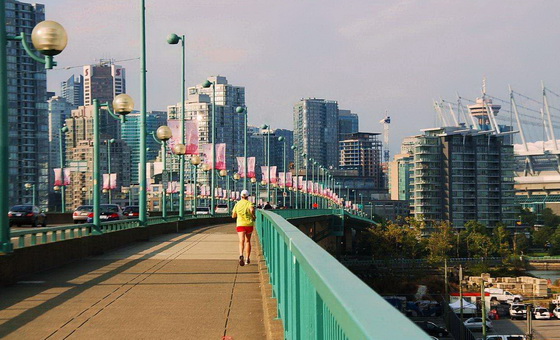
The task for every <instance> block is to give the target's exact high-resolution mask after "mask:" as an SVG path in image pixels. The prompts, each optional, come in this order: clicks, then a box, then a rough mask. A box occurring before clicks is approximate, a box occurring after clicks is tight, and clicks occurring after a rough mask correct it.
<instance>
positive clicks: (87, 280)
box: [0, 224, 265, 339]
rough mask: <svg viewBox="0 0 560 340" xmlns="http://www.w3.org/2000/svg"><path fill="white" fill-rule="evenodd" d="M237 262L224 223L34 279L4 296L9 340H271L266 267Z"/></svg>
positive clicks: (0, 308) (3, 323) (1, 332)
mask: <svg viewBox="0 0 560 340" xmlns="http://www.w3.org/2000/svg"><path fill="white" fill-rule="evenodd" d="M254 242H255V241H253V243H254ZM237 258H238V250H237V235H236V232H235V228H234V225H233V224H223V225H217V226H209V227H202V228H197V229H190V230H187V231H186V232H183V233H178V234H167V235H162V236H159V237H157V238H154V239H151V240H150V241H147V242H142V243H134V244H133V245H131V246H129V247H126V248H121V249H118V250H115V251H111V252H107V253H105V254H103V255H101V256H96V257H90V258H87V259H85V260H82V261H77V262H74V263H72V264H70V265H66V266H64V267H61V268H59V269H55V270H51V271H46V272H43V273H39V274H35V275H33V276H31V277H29V278H26V279H25V281H20V282H18V283H17V284H16V285H13V286H10V287H5V288H1V289H0V338H6V339H47V338H48V339H66V338H69V339H221V338H222V337H223V336H231V337H232V338H233V339H262V338H265V329H264V321H263V302H262V296H261V288H260V281H259V273H258V268H257V265H255V264H251V265H248V266H244V267H240V266H239V264H238V261H237ZM255 262H256V261H255Z"/></svg>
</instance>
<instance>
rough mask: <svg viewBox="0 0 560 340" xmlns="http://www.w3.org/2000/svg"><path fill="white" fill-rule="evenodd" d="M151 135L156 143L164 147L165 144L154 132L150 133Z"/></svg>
mask: <svg viewBox="0 0 560 340" xmlns="http://www.w3.org/2000/svg"><path fill="white" fill-rule="evenodd" d="M150 135H152V138H153V139H154V140H155V141H156V143H158V144H159V145H163V142H162V141H160V140H159V139H158V138H157V137H156V134H155V133H154V132H153V131H152V132H150Z"/></svg>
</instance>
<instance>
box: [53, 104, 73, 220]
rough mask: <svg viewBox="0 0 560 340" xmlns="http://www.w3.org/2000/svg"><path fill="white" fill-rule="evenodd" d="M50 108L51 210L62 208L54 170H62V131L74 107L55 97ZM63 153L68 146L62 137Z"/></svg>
mask: <svg viewBox="0 0 560 340" xmlns="http://www.w3.org/2000/svg"><path fill="white" fill-rule="evenodd" d="M48 107H49V174H48V175H49V185H48V191H49V210H51V209H54V208H55V207H57V206H60V202H59V200H60V195H59V194H57V193H55V192H54V190H53V187H54V171H53V170H52V169H54V168H60V138H61V136H60V129H61V128H62V127H63V126H64V124H66V119H67V118H69V117H70V115H71V112H72V109H73V108H74V105H72V104H70V103H68V102H67V101H66V99H64V98H62V97H59V96H54V97H51V98H50V99H49V100H48ZM62 138H63V140H62V153H63V154H65V152H66V144H65V142H64V141H65V140H64V137H62Z"/></svg>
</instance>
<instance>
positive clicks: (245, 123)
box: [235, 106, 249, 190]
mask: <svg viewBox="0 0 560 340" xmlns="http://www.w3.org/2000/svg"><path fill="white" fill-rule="evenodd" d="M235 111H236V112H237V113H244V114H245V116H244V124H243V158H244V159H245V160H244V162H245V163H244V164H245V176H243V190H247V176H248V174H249V170H248V169H249V166H248V164H247V107H246V106H245V107H243V106H238V107H237V108H236V109H235Z"/></svg>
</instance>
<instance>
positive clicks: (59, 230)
mask: <svg viewBox="0 0 560 340" xmlns="http://www.w3.org/2000/svg"><path fill="white" fill-rule="evenodd" d="M226 216H229V214H214V215H196V216H194V215H193V216H185V218H184V219H185V220H192V219H201V218H203V219H207V218H215V217H226ZM180 220H181V217H179V216H178V215H173V216H167V217H165V218H164V217H160V216H159V217H149V218H148V221H147V224H148V225H156V224H162V223H169V222H178V221H180ZM133 228H140V221H139V220H138V219H127V220H120V221H111V222H101V227H100V232H101V233H110V232H115V231H121V230H126V229H133ZM94 234H95V233H94V224H93V223H85V224H74V225H68V226H59V227H46V228H33V229H26V230H18V231H12V232H11V233H10V237H11V238H12V239H14V238H15V239H16V240H15V241H12V242H14V246H15V248H24V247H30V246H35V245H38V244H45V243H52V242H57V241H64V240H69V239H74V238H79V237H86V236H90V235H94ZM98 234H99V232H98Z"/></svg>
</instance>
